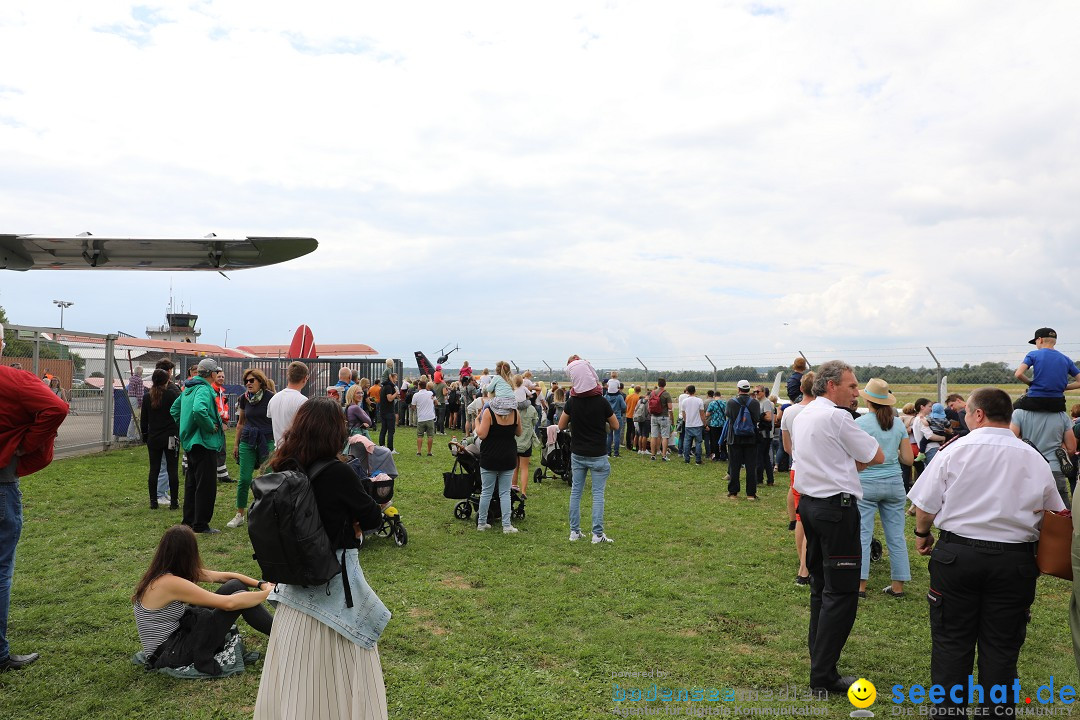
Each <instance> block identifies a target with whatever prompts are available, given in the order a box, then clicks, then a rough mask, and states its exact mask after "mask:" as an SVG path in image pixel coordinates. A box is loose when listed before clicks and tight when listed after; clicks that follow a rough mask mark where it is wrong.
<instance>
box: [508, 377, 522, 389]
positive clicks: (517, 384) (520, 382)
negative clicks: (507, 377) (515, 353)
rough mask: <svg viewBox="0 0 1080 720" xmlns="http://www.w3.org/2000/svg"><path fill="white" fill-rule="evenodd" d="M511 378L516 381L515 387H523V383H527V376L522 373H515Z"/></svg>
mask: <svg viewBox="0 0 1080 720" xmlns="http://www.w3.org/2000/svg"><path fill="white" fill-rule="evenodd" d="M511 379H512V380H513V381H514V387H516V388H517V387H521V386H522V385H523V384H525V378H523V377H522V376H521V375H515V376H514V377H513V378H511Z"/></svg>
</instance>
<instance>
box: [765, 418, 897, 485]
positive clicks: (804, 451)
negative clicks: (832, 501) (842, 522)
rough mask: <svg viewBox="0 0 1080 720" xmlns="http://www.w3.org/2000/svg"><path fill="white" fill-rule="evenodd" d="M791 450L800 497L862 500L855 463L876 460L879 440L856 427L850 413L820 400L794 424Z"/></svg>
mask: <svg viewBox="0 0 1080 720" xmlns="http://www.w3.org/2000/svg"><path fill="white" fill-rule="evenodd" d="M781 422H782V421H781ZM791 449H792V450H793V451H794V457H795V462H796V463H797V464H798V466H799V472H798V474H796V475H795V489H796V490H798V491H799V493H800V494H802V495H808V496H810V497H816V498H824V497H831V496H832V495H836V494H837V493H844V492H846V493H851V494H852V495H854V496H855V497H857V498H862V483H861V482H859V473H858V471H857V470H856V469H855V461H856V460H857V461H859V462H864V463H865V462H870V461H871V460H873V459H874V457H875V456H876V455H877V453H878V441H877V440H875V439H874V437H873V436H872V435H870V434H868V433H867V432H865V431H864V430H863V429H862V428H860V427H859V426H858V425H856V424H855V420H854V419H852V417H851V413H849V412H848V411H846V410H842V409H839V408H837V406H836V403H834V402H833V401H832V400H830V399H829V398H826V397H819V398H815V399H814V401H813V402H812V403H810V404H809V405H807V406H806V407H805V409H804V410H802V411H801V412H800V413H799V418H798V422H796V423H794V424H793V425H792V427H791Z"/></svg>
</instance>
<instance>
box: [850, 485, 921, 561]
mask: <svg viewBox="0 0 1080 720" xmlns="http://www.w3.org/2000/svg"><path fill="white" fill-rule="evenodd" d="M860 481H861V482H862V490H863V496H862V500H860V501H859V517H860V518H861V521H862V526H861V528H860V532H859V535H860V537H861V539H862V574H861V575H860V576H859V578H860V579H861V580H866V579H867V578H869V577H870V540H871V538H873V536H874V513H875V512H876V513H879V514H880V515H881V527H882V529H883V530H884V531H885V544H886V545H887V546H888V548H889V565H890V568H889V570H890V572H891V573H892V575H891V578H892V579H893V580H900V581H903V582H907V581H908V580H910V579H911V566H910V565H909V564H908V550H907V543H906V542H905V541H904V501H905V500H906V499H907V496H906V495H904V480H903V478H901V477H900V475H896V476H895V477H891V478H884V479H881V480H871V479H867V478H860Z"/></svg>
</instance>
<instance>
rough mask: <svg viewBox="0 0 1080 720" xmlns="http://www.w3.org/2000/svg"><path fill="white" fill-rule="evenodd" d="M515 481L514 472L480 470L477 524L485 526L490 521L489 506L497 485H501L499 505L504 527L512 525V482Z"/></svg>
mask: <svg viewBox="0 0 1080 720" xmlns="http://www.w3.org/2000/svg"><path fill="white" fill-rule="evenodd" d="M513 479H514V471H513V470H485V469H484V468H480V480H481V482H482V483H483V485H482V486H481V487H480V507H479V508H477V524H478V525H483V524H484V523H486V522H487V519H488V506H489V505H491V496H492V495H493V494H494V492H495V483H498V484H499V505H500V506H501V509H502V524H503V527H509V525H510V513H511V511H512V510H513V508H512V507H511V506H510V481H511V480H513Z"/></svg>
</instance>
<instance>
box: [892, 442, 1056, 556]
mask: <svg viewBox="0 0 1080 720" xmlns="http://www.w3.org/2000/svg"><path fill="white" fill-rule="evenodd" d="M908 498H909V499H910V500H911V502H913V503H915V505H916V506H918V507H920V508H922V509H923V510H924V511H926V512H928V513H930V514H932V515H937V517H936V518H935V519H934V525H936V526H937V527H938V528H939V529H941V530H948V531H949V532H952V533H956V534H957V535H963V536H964V537H967V538H972V539H973V540H990V541H993V542H1005V543H1022V542H1033V541H1035V540H1038V539H1039V528H1040V527H1041V525H1042V517H1043V510H1064V509H1065V504H1064V503H1063V502H1061V497H1060V496H1059V495H1058V491H1057V486H1056V485H1055V483H1054V475H1053V473H1051V472H1050V466H1049V465H1047V463H1046V460H1045V459H1044V458H1043V456H1042V455H1040V454H1039V452H1038V451H1036V450H1035V449H1034V448H1032V447H1031V446H1029V445H1028V444H1027V443H1024V442H1022V441H1021V440H1018V439H1017V438H1016V436H1015V435H1013V433H1012V431H1011V430H1009V429H1007V428H994V427H983V428H978V429H977V430H972V431H971V432H970V433H968V434H967V435H965V436H964V437H962V438H960V439H959V440H956V441H954V442H952V443H950V444H949V446H948V447H946V448H943V449H941V450H939V451H938V454H937V455H935V456H934V462H932V463H930V464H929V465H927V466H926V470H925V471H924V472H923V474H922V475H920V476H919V479H918V480H917V481H916V482H915V485H914V487H912V488H911V492H909V493H908Z"/></svg>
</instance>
